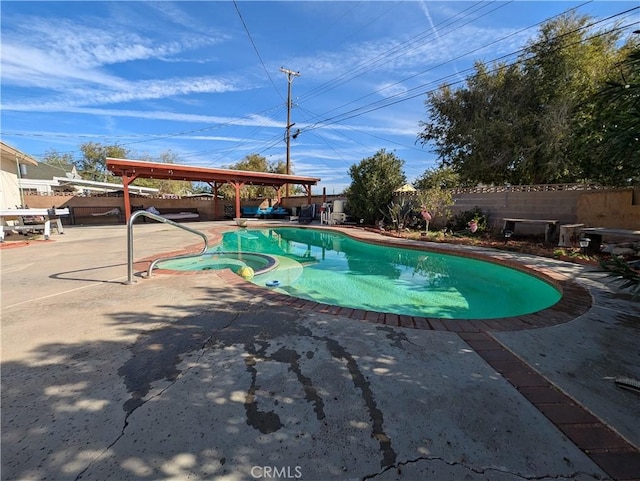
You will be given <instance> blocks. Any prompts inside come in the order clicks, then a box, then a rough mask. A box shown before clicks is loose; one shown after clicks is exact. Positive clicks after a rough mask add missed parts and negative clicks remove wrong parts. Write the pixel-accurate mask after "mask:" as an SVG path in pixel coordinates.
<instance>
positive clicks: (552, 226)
mask: <svg viewBox="0 0 640 481" xmlns="http://www.w3.org/2000/svg"><path fill="white" fill-rule="evenodd" d="M558 222H559V221H557V220H555V219H504V228H503V232H504V231H511V233H515V231H516V224H543V225H544V226H545V229H544V240H545V242H553V241H554V239H555V237H556V231H557V228H558Z"/></svg>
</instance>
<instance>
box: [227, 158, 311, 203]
mask: <svg viewBox="0 0 640 481" xmlns="http://www.w3.org/2000/svg"><path fill="white" fill-rule="evenodd" d="M228 168H229V169H232V170H243V171H251V172H271V173H274V174H286V173H287V166H286V164H285V162H283V161H281V160H278V161H275V162H269V161H268V160H267V159H266V158H265V157H263V156H262V155H259V154H249V155H247V156H246V157H245V158H244V159H242V160H241V161H239V162H237V163H235V164H231V165H229V166H228ZM299 191H300V189H299V188H298V189H291V190H290V192H299ZM220 192H221V193H222V194H223V195H224V196H225V197H226V198H233V197H234V196H235V189H234V188H233V187H232V186H230V185H226V184H225V185H224V186H222V188H221V189H220ZM273 195H274V190H273V187H271V186H253V185H245V186H244V187H243V188H242V190H241V192H240V196H241V198H242V199H256V198H260V197H267V198H271V197H273Z"/></svg>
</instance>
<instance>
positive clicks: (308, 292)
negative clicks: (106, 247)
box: [159, 227, 561, 319]
mask: <svg viewBox="0 0 640 481" xmlns="http://www.w3.org/2000/svg"><path fill="white" fill-rule="evenodd" d="M232 251H233V252H240V253H245V254H246V253H256V254H261V255H265V256H268V257H270V258H272V259H273V260H274V264H273V265H274V267H273V268H272V269H269V270H267V271H266V272H263V273H261V272H259V271H256V275H255V276H254V277H253V279H251V282H253V283H254V284H257V285H260V286H263V287H265V288H267V286H268V285H271V286H274V287H268V288H271V289H275V290H277V291H278V292H281V293H285V294H288V295H291V296H294V297H298V298H302V299H309V300H313V301H317V302H322V303H325V304H331V305H337V306H342V307H350V308H354V309H363V310H369V311H378V312H391V313H396V314H404V315H410V316H420V317H435V318H442V319H496V318H503V317H511V316H519V315H524V314H529V313H532V312H536V311H539V310H542V309H545V308H547V307H550V306H552V305H553V304H555V303H556V302H558V300H559V299H560V298H561V294H560V292H559V291H558V289H556V288H555V287H553V286H552V285H551V284H550V283H548V282H546V281H545V280H543V279H541V278H538V277H536V276H533V275H529V274H527V273H524V272H522V271H519V270H517V269H512V268H509V267H505V266H503V265H499V264H496V263H492V262H488V261H483V260H478V259H472V258H467V257H460V256H455V255H448V254H442V253H437V252H430V251H423V250H414V249H406V248H400V247H391V246H381V245H376V244H370V243H366V242H362V241H358V240H355V239H352V238H350V237H348V236H346V235H343V234H341V233H339V232H334V231H329V230H318V229H308V228H296V227H278V228H264V229H246V230H245V229H243V230H237V231H232V232H227V233H225V234H224V236H223V240H222V242H221V243H220V244H219V245H217V246H215V247H213V248H212V249H211V252H210V254H209V255H220V254H221V253H225V252H232ZM176 262H183V261H166V262H162V263H161V264H159V267H161V268H164V269H177V268H179V267H180V266H178V265H177V264H175V263H176ZM185 267H186V268H188V266H185V265H184V263H183V264H182V267H181V268H183V269H184V268H185ZM254 270H255V269H254ZM276 281H277V282H276Z"/></svg>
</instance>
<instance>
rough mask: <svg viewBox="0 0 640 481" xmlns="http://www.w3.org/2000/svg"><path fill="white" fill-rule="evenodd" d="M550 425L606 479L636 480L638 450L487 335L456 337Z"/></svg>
mask: <svg viewBox="0 0 640 481" xmlns="http://www.w3.org/2000/svg"><path fill="white" fill-rule="evenodd" d="M458 335H459V337H460V338H461V339H462V340H464V341H465V342H466V343H467V344H468V345H469V347H471V348H472V349H473V350H474V351H475V352H476V353H477V354H478V355H479V356H480V357H481V358H482V359H484V360H485V361H486V362H487V363H488V364H489V365H490V366H491V367H492V368H493V369H495V370H496V371H497V372H498V373H499V374H500V375H501V376H502V377H504V378H505V379H506V380H507V381H508V382H509V383H510V384H511V385H512V386H513V387H515V388H516V389H517V390H518V392H519V393H520V394H521V395H522V396H524V398H525V399H527V401H529V402H530V403H531V404H533V406H534V407H535V408H536V409H538V411H540V412H541V413H542V414H544V415H545V416H546V417H547V419H549V421H551V423H552V424H553V425H555V426H556V427H557V428H558V429H559V430H560V431H562V432H563V433H564V435H565V436H567V438H569V439H570V440H571V441H572V442H573V443H574V444H575V445H576V446H577V447H578V448H580V450H582V451H583V452H584V453H585V454H586V455H587V456H588V457H589V458H590V459H591V460H592V461H593V462H594V463H596V464H597V465H598V466H600V468H602V470H603V471H605V472H606V473H607V474H608V475H609V476H611V477H612V478H613V479H616V480H618V481H637V480H640V450H639V449H637V448H636V447H635V446H634V445H633V444H631V443H629V442H628V441H627V440H625V439H624V438H623V437H622V436H620V435H619V434H618V433H617V432H615V431H614V430H613V429H611V428H610V427H609V426H607V425H606V424H604V423H603V422H602V421H600V420H599V419H598V418H597V417H596V416H594V415H593V414H592V413H591V412H589V411H588V410H587V409H586V408H584V407H583V406H582V405H580V404H579V403H578V402H577V401H576V400H575V399H573V398H571V397H570V396H568V395H567V394H565V393H564V392H563V391H561V390H560V389H559V388H557V387H556V386H555V385H554V384H552V383H551V382H550V381H549V380H548V379H546V378H545V377H544V376H542V375H541V374H540V373H538V372H537V371H535V370H534V369H533V368H532V367H531V366H530V365H529V364H527V363H526V362H524V361H523V360H522V359H520V358H519V357H517V356H516V355H515V354H513V353H512V352H511V351H510V350H508V349H507V348H506V347H505V346H504V345H503V344H502V343H500V342H499V341H498V340H497V339H496V338H495V337H494V336H492V335H491V334H490V333H487V332H473V333H465V332H462V333H459V334H458Z"/></svg>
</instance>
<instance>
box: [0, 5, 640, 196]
mask: <svg viewBox="0 0 640 481" xmlns="http://www.w3.org/2000/svg"><path fill="white" fill-rule="evenodd" d="M637 6H638V3H637V2H636V1H625V2H615V1H595V2H560V1H538V2H522V1H495V2H490V1H484V2H462V1H436V2H430V1H429V2H427V1H398V2H382V1H380V2H379V1H373V2H372V1H369V2H367V1H334V2H329V1H311V2H299V1H286V2H263V1H260V2H258V1H237V2H236V3H234V2H232V1H218V2H204V1H196V2H186V1H178V2H165V1H157V2H145V1H137V2H120V1H114V2H80V1H78V2H15V1H6V0H4V1H3V2H2V4H1V14H2V16H1V29H2V31H1V34H2V38H1V40H2V52H1V55H2V59H1V62H2V64H1V68H2V73H1V76H2V112H1V122H2V123H1V129H2V139H3V140H4V141H5V142H7V143H9V144H11V145H13V146H14V147H17V148H18V149H20V150H22V151H24V152H26V153H28V154H30V155H32V156H34V157H36V158H40V157H42V155H43V154H44V153H45V152H47V151H50V150H56V151H58V152H61V153H66V152H72V153H74V155H76V156H79V155H80V154H79V149H78V147H79V145H80V144H82V143H84V142H90V141H92V142H99V143H102V144H114V143H117V144H120V145H122V146H124V147H126V148H127V149H129V150H130V151H131V155H130V158H134V159H136V158H140V157H144V156H151V157H158V156H159V155H160V154H161V153H163V152H166V151H169V150H170V151H172V152H173V153H174V154H175V155H176V157H177V159H178V162H179V163H183V164H191V165H197V166H204V167H227V166H229V165H230V164H233V163H235V162H238V161H239V160H241V159H242V158H244V157H245V156H246V155H248V154H252V153H257V154H260V155H263V156H265V157H266V158H267V159H269V160H270V161H276V160H284V159H285V152H286V150H285V141H284V132H285V125H286V111H287V109H286V98H287V76H286V75H285V74H284V73H282V72H281V71H280V69H281V67H284V68H285V69H288V70H291V71H295V72H299V73H300V76H299V77H294V79H293V83H292V100H293V108H292V110H291V121H292V122H294V123H295V126H294V127H293V128H292V131H291V132H292V134H293V133H294V132H295V131H296V130H297V129H300V134H299V135H298V136H297V137H296V138H295V139H292V140H291V163H292V170H293V172H294V173H295V174H298V175H308V176H313V177H319V178H321V179H322V182H321V183H320V184H319V185H318V187H317V188H316V190H314V192H318V193H319V192H320V191H321V190H322V188H323V187H324V188H326V191H327V193H339V192H341V191H342V189H343V188H344V187H346V186H347V185H349V183H350V177H349V175H348V169H349V167H350V166H351V165H353V164H356V163H358V162H360V161H361V160H362V159H364V158H366V157H369V156H371V155H373V154H374V153H375V152H377V151H378V150H379V149H382V148H384V149H387V150H388V151H393V152H395V154H396V155H397V156H398V157H399V158H401V159H403V160H404V161H405V173H406V175H407V178H408V179H409V180H410V181H412V180H414V179H415V178H416V177H418V176H420V175H421V174H422V173H423V172H424V171H425V170H426V169H427V168H432V167H435V165H436V157H435V155H434V154H433V153H432V152H431V151H430V149H429V148H428V147H422V146H421V145H420V144H417V143H416V138H417V135H418V132H419V131H420V127H419V122H420V121H424V120H427V119H426V110H425V107H424V100H425V98H426V95H425V93H426V92H427V91H429V90H433V89H435V88H437V87H438V86H439V85H441V84H442V83H443V82H445V81H446V82H451V81H453V82H456V81H463V80H464V78H465V77H466V75H467V74H468V73H469V70H468V69H470V68H471V67H472V66H473V63H474V61H476V60H481V61H484V62H490V61H492V60H494V59H497V58H499V57H502V56H505V55H509V54H512V53H516V52H517V51H518V50H519V49H521V48H522V47H524V46H525V45H526V43H527V41H529V40H531V39H532V38H534V37H535V36H536V35H537V32H538V28H539V23H540V22H543V21H545V20H546V19H549V18H551V17H553V16H556V15H558V14H560V13H562V12H565V11H567V10H568V9H571V8H577V11H578V12H579V13H582V14H585V15H590V16H592V17H595V18H596V19H605V18H607V17H609V16H613V15H617V14H620V13H621V12H623V11H625V10H628V9H631V8H634V7H637ZM639 20H640V14H639V11H638V10H635V11H634V12H631V13H628V14H624V15H619V16H616V17H615V19H612V20H608V21H605V22H602V23H600V24H599V25H598V27H599V28H606V27H611V26H612V25H613V22H615V21H618V22H621V23H622V24H623V25H630V24H632V23H634V22H635V25H634V26H633V25H632V26H630V27H629V28H628V29H627V30H625V36H626V35H630V34H631V31H632V30H637V29H638V28H639V25H640V24H638V21H639ZM511 58H513V57H511Z"/></svg>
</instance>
